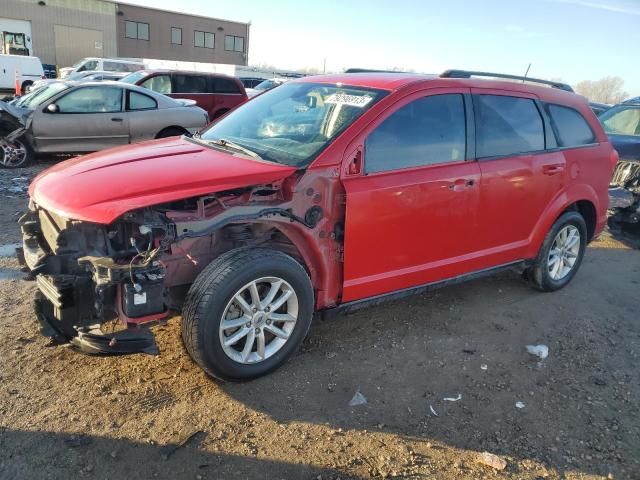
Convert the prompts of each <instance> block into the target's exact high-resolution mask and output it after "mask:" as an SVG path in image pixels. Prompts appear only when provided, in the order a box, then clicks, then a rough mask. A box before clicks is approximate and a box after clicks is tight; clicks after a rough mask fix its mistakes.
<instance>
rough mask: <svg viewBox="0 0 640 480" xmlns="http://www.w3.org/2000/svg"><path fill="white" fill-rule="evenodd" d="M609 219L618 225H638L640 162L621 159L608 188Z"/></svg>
mask: <svg viewBox="0 0 640 480" xmlns="http://www.w3.org/2000/svg"><path fill="white" fill-rule="evenodd" d="M609 210H610V213H611V215H610V218H611V219H612V220H613V221H615V222H619V223H628V224H638V223H640V160H635V159H624V160H623V159H621V160H620V161H618V163H617V164H616V168H615V170H614V172H613V178H612V180H611V186H610V188H609Z"/></svg>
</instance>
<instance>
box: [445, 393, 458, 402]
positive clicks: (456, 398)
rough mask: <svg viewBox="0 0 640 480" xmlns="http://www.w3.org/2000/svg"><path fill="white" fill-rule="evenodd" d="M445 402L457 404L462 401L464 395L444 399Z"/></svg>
mask: <svg viewBox="0 0 640 480" xmlns="http://www.w3.org/2000/svg"><path fill="white" fill-rule="evenodd" d="M443 400H444V401H445V402H457V401H458V400H462V394H460V393H459V394H458V396H457V397H444V398H443Z"/></svg>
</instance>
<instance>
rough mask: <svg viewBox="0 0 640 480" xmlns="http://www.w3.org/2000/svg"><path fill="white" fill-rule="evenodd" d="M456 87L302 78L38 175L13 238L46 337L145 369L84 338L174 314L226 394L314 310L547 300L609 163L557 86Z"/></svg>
mask: <svg viewBox="0 0 640 480" xmlns="http://www.w3.org/2000/svg"><path fill="white" fill-rule="evenodd" d="M464 76H466V77H471V75H469V74H468V73H466V72H454V73H451V72H449V73H447V74H444V75H443V76H441V77H429V76H419V75H410V74H398V73H395V74H385V73H360V74H342V75H326V76H318V77H307V78H303V79H300V80H296V81H292V82H290V83H287V84H285V85H283V86H281V87H279V88H276V89H274V90H272V91H270V92H267V93H265V94H264V95H261V96H259V97H257V98H255V99H254V100H252V101H251V102H247V103H246V104H245V105H243V106H241V107H240V108H238V109H236V110H234V111H233V112H231V113H230V114H229V115H227V116H225V117H224V118H222V119H220V120H219V121H218V122H217V123H215V124H213V125H211V126H210V127H209V128H208V129H206V130H204V131H203V132H202V133H201V134H200V135H199V136H196V137H195V138H169V139H164V140H156V141H151V142H146V143H140V144H137V145H133V146H126V147H119V148H114V149H111V150H107V151H103V152H100V153H95V154H91V155H87V156H85V157H81V158H77V159H73V160H69V161H67V162H64V163H61V164H59V165H56V166H54V167H52V168H50V169H49V170H47V171H45V172H43V173H42V174H41V175H40V176H39V177H37V178H36V179H35V180H34V182H33V184H32V185H31V187H30V196H31V202H30V211H29V212H28V213H27V214H26V215H25V216H24V217H23V218H22V219H21V220H20V223H21V226H22V232H23V236H24V251H23V255H24V260H25V261H26V264H27V265H28V266H29V268H30V269H31V272H32V274H33V275H34V276H35V278H36V280H37V283H38V286H39V293H38V298H37V300H36V311H37V315H38V318H39V319H40V320H41V324H42V325H43V328H44V330H45V333H47V334H49V335H52V336H54V337H55V338H57V339H58V340H60V341H65V342H66V341H69V342H71V343H72V344H73V345H75V346H76V347H77V348H79V349H80V350H83V351H86V352H90V353H114V354H116V353H128V352H134V351H153V350H154V349H155V344H154V342H153V338H152V336H151V334H150V333H149V330H148V329H143V328H129V329H125V330H123V331H120V332H117V333H115V334H113V333H109V334H103V333H101V332H100V331H99V330H97V329H96V328H95V325H96V324H100V323H102V322H107V321H111V320H113V319H116V318H117V319H119V320H120V321H121V322H122V324H123V325H125V326H127V327H139V326H141V325H145V324H152V323H153V322H155V321H158V320H161V319H163V318H166V317H167V316H168V315H169V314H170V312H172V311H177V310H179V309H182V338H183V340H184V343H185V345H186V348H187V350H188V352H189V353H190V354H191V356H192V357H193V359H194V360H195V361H196V362H197V363H198V364H199V365H200V366H201V367H202V368H203V369H204V370H206V371H207V372H208V373H209V374H210V375H213V376H215V377H217V378H220V379H229V380H240V379H249V378H254V377H258V376H260V375H264V374H266V373H267V372H270V371H272V370H273V369H275V368H276V367H278V366H279V365H281V364H282V363H283V362H284V361H285V360H286V359H287V358H288V357H289V356H291V354H292V353H293V352H294V351H295V350H296V348H297V347H298V346H299V345H300V343H301V342H302V340H303V338H304V337H305V335H306V334H307V332H308V330H309V326H310V324H311V319H312V317H313V315H314V312H321V313H324V314H329V313H331V312H346V311H349V310H353V309H356V308H360V307H363V306H365V305H370V304H375V303H378V302H379V301H381V300H383V299H388V298H397V297H400V296H404V295H407V294H409V293H414V292H422V291H425V290H426V289H431V288H434V287H438V286H442V285H448V284H451V283H455V282H459V281H462V280H465V279H469V278H477V277H478V276H481V275H485V274H488V273H492V272H496V271H498V270H501V269H505V268H514V267H517V268H520V269H521V271H522V272H523V273H524V275H525V277H526V278H527V279H528V280H529V281H530V282H531V284H532V285H533V286H534V287H536V288H537V289H539V290H542V291H547V292H549V291H553V290H557V289H559V288H562V287H564V286H565V285H566V284H567V283H569V282H570V281H571V279H572V278H573V277H574V276H575V275H576V272H577V270H578V268H579V266H580V263H581V261H582V257H583V255H584V252H585V247H586V245H587V243H588V242H589V241H590V240H592V239H593V238H594V237H595V236H596V235H598V234H599V233H600V232H601V231H602V229H603V228H604V225H605V220H606V211H607V186H608V183H609V179H610V178H611V172H612V169H613V166H614V164H615V163H616V160H617V154H616V152H615V150H614V149H613V148H612V147H611V144H610V143H609V141H608V139H607V136H606V135H605V134H604V132H603V130H602V127H601V126H600V124H599V123H598V121H597V119H596V117H595V116H594V114H593V113H592V112H591V110H590V109H589V105H588V104H587V102H586V101H585V99H584V98H582V97H580V96H577V95H575V94H573V93H570V92H567V91H563V88H565V89H568V87H566V86H563V85H555V86H556V87H561V88H549V87H548V86H533V85H531V84H523V83H514V82H505V81H495V80H492V81H487V80H479V79H475V78H452V77H464ZM529 80H530V79H529ZM541 301H543V300H542V299H541Z"/></svg>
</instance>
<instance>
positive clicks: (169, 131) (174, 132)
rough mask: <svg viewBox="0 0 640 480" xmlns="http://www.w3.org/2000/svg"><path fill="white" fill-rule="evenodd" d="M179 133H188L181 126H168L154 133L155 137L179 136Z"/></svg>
mask: <svg viewBox="0 0 640 480" xmlns="http://www.w3.org/2000/svg"><path fill="white" fill-rule="evenodd" d="M180 135H188V132H186V131H185V130H183V129H182V128H177V127H169V128H165V129H164V130H161V131H160V133H158V134H157V135H156V138H168V137H179V136H180Z"/></svg>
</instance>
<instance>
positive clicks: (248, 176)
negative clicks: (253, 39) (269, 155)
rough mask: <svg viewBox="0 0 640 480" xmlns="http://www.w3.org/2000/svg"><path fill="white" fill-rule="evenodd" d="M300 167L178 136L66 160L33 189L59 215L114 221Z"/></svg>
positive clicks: (36, 181) (41, 177)
mask: <svg viewBox="0 0 640 480" xmlns="http://www.w3.org/2000/svg"><path fill="white" fill-rule="evenodd" d="M295 170H296V169H295V167H289V166H285V165H278V164H275V163H270V162H264V161H260V160H254V159H249V158H247V157H244V156H235V155H232V154H229V153H226V152H220V151H218V150H214V149H211V148H209V147H206V146H204V145H200V144H198V143H195V142H193V141H189V140H186V139H184V138H182V137H173V138H167V139H163V140H154V141H150V142H143V143H139V144H136V145H132V146H129V145H127V146H123V147H117V148H112V149H109V150H103V151H102V152H98V153H92V154H90V155H85V156H83V157H78V158H75V159H72V160H68V161H66V162H62V163H60V164H58V165H56V166H54V167H52V168H50V169H48V170H46V171H44V172H42V173H41V174H40V175H38V176H37V177H36V178H35V179H34V181H33V182H32V183H31V186H30V187H29V195H30V196H31V198H32V199H33V201H34V202H35V203H36V204H37V205H39V206H40V207H42V208H44V209H46V210H50V211H53V212H55V213H57V214H59V215H62V216H65V217H68V218H72V219H76V220H84V221H88V222H95V223H102V224H109V223H111V222H112V221H114V220H115V219H116V218H118V217H119V216H121V215H122V214H124V213H126V212H128V211H130V210H134V209H137V208H143V207H148V206H152V205H158V204H161V203H166V202H171V201H174V200H180V199H184V198H190V197H194V196H197V195H204V194H208V193H215V192H220V191H224V190H229V189H234V188H240V187H245V186H251V185H256V184H262V183H269V182H273V181H277V180H282V179H284V178H286V177H288V176H289V175H291V174H292V173H294V172H295Z"/></svg>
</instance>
